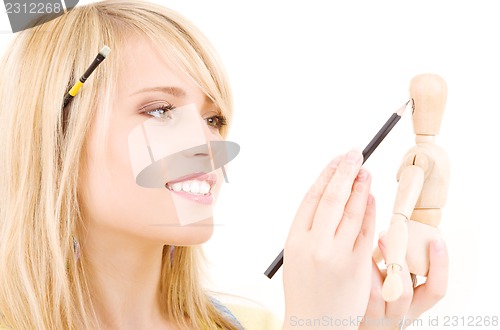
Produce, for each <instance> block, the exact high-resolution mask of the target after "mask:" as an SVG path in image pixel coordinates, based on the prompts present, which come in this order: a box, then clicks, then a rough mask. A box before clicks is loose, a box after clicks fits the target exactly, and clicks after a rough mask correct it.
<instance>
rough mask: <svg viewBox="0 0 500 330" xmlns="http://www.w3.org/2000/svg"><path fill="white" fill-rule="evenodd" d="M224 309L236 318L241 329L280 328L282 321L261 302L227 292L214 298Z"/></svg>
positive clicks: (266, 329)
mask: <svg viewBox="0 0 500 330" xmlns="http://www.w3.org/2000/svg"><path fill="white" fill-rule="evenodd" d="M214 300H216V301H217V303H218V304H220V306H222V307H220V308H221V309H219V307H217V305H216V303H215V302H214V306H216V307H217V308H218V309H219V310H221V311H222V310H225V311H228V312H229V313H230V315H232V317H233V318H235V319H237V321H238V323H239V324H240V325H241V326H242V329H246V330H277V329H282V325H283V324H282V322H281V321H279V320H278V319H277V318H276V317H275V316H274V314H273V313H272V312H271V311H270V310H269V309H267V308H266V307H264V306H262V305H261V304H259V303H257V302H255V301H252V300H250V299H246V298H243V297H238V296H232V295H228V294H223V295H217V298H216V299H214ZM230 319H231V320H232V318H230Z"/></svg>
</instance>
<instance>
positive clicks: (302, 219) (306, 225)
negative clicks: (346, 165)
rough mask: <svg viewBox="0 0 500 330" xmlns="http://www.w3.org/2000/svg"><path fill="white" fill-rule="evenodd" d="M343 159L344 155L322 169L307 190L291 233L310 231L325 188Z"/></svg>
mask: <svg viewBox="0 0 500 330" xmlns="http://www.w3.org/2000/svg"><path fill="white" fill-rule="evenodd" d="M342 158H344V155H341V156H338V157H336V158H335V159H333V160H332V161H331V162H330V164H328V166H327V167H326V168H325V169H323V172H321V174H320V176H319V177H318V179H317V180H316V182H315V183H314V184H313V185H312V186H311V188H309V190H308V191H307V193H306V195H305V196H304V199H303V200H302V203H301V204H300V207H299V209H298V211H297V214H296V215H295V219H294V221H293V224H292V227H291V229H290V230H291V231H294V230H301V231H302V230H310V229H311V227H312V223H313V219H314V215H315V214H316V209H317V208H318V205H319V202H320V200H321V197H322V196H323V192H324V191H325V188H326V186H327V185H328V183H329V182H330V180H331V179H332V177H333V175H334V174H335V172H336V170H337V166H338V164H339V163H340V161H341V160H342Z"/></svg>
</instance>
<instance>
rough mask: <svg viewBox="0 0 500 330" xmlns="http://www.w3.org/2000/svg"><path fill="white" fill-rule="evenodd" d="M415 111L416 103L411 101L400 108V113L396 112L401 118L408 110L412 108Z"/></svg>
mask: <svg viewBox="0 0 500 330" xmlns="http://www.w3.org/2000/svg"><path fill="white" fill-rule="evenodd" d="M410 107H411V109H412V111H413V110H415V103H414V102H413V99H409V100H408V102H406V103H405V104H404V105H403V106H402V107H401V108H399V110H398V111H396V114H397V115H398V116H400V117H402V116H403V113H404V112H405V111H406V109H407V108H410Z"/></svg>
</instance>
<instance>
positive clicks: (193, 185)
mask: <svg viewBox="0 0 500 330" xmlns="http://www.w3.org/2000/svg"><path fill="white" fill-rule="evenodd" d="M191 192H192V193H193V194H198V193H199V192H200V183H199V182H198V181H193V182H191Z"/></svg>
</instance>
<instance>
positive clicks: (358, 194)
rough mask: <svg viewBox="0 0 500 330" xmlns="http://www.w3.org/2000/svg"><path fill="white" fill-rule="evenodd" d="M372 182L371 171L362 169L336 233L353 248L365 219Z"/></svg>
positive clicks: (355, 181)
mask: <svg viewBox="0 0 500 330" xmlns="http://www.w3.org/2000/svg"><path fill="white" fill-rule="evenodd" d="M370 183H371V176H370V173H369V172H368V171H367V170H365V169H360V170H359V173H358V175H357V176H356V179H355V180H354V184H353V185H352V190H351V196H350V197H349V200H348V201H347V204H346V206H345V208H344V213H343V216H342V220H341V221H340V223H339V225H338V227H337V231H336V233H335V236H336V237H339V238H341V239H342V240H343V241H345V242H346V243H348V244H351V248H352V245H354V242H355V241H356V238H357V237H358V234H359V232H360V229H361V226H362V224H363V220H364V219H365V211H366V207H367V202H368V196H369V194H370Z"/></svg>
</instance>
